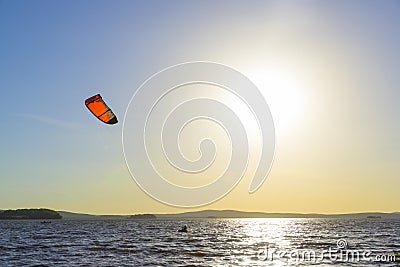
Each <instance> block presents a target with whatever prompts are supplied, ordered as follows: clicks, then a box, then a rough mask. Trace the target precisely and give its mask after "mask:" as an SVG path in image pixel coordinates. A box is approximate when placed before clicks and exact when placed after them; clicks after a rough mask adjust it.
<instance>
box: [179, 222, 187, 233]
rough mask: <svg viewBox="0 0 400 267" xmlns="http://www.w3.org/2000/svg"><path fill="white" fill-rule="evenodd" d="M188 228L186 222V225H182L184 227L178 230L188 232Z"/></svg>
mask: <svg viewBox="0 0 400 267" xmlns="http://www.w3.org/2000/svg"><path fill="white" fill-rule="evenodd" d="M187 231H188V228H187V225H186V224H185V225H184V226H182V228H181V229H180V230H178V232H187Z"/></svg>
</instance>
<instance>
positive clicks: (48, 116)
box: [0, 0, 400, 214]
mask: <svg viewBox="0 0 400 267" xmlns="http://www.w3.org/2000/svg"><path fill="white" fill-rule="evenodd" d="M399 12H400V3H399V2H398V1H318V0H299V1H219V0H218V1H210V0H206V1H178V0H170V1H154V0H150V1H90V0H88V1H75V0H74V1H44V0H43V1H42V0H36V1H7V0H3V1H1V0H0V92H1V96H2V97H1V103H2V105H1V106H2V123H1V124H0V137H1V138H0V209H15V208H33V207H46V208H52V209H56V210H66V211H73V212H85V213H94V214H132V213H167V212H184V211H190V210H199V209H237V210H245V211H264V212H301V213H314V212H318V213H348V212H365V211H383V212H394V211H400V206H399V203H400V201H399V200H400V195H399V193H398V192H399V188H400V179H399V178H400V168H399V162H400V120H399V119H398V118H399V117H400V106H399V105H398V100H399V99H400V89H399V84H400V50H399V49H398V44H399V43H400V28H399V27H398V25H400V17H399V16H398V14H399ZM189 61H210V62H218V63H221V64H224V65H227V66H230V67H232V68H235V69H236V70H238V71H240V72H241V73H243V74H244V75H246V76H247V77H248V78H249V79H250V80H251V81H252V82H253V83H254V84H256V85H257V87H258V88H259V90H260V91H261V93H262V94H263V96H264V98H265V100H266V102H267V103H268V105H269V107H270V109H271V112H272V115H273V118H274V122H275V129H276V151H275V159H274V163H273V165H272V168H271V172H270V174H269V176H268V178H267V179H266V181H265V182H264V184H263V185H262V186H261V188H260V189H259V190H258V191H256V192H255V193H253V194H249V193H248V185H249V183H250V181H251V178H252V177H251V174H249V173H247V174H246V175H245V176H244V177H243V179H242V180H241V181H240V183H239V184H238V186H237V187H235V188H234V189H233V190H232V191H231V192H230V193H229V194H228V195H226V196H225V197H224V198H222V199H220V200H219V201H216V202H214V203H212V204H210V205H207V206H203V207H199V208H194V209H183V208H177V207H173V206H169V205H165V204H163V203H160V202H158V201H157V200H154V199H153V198H151V197H149V196H148V195H147V194H146V193H144V192H143V191H142V190H141V189H140V188H139V187H138V185H137V184H135V182H134V181H133V180H132V178H131V176H130V173H129V171H128V169H127V166H126V164H125V160H124V155H123V153H122V142H121V132H122V120H123V114H124V113H125V110H126V108H127V106H128V103H129V100H130V99H131V97H132V96H133V94H134V93H135V91H136V90H137V89H138V88H139V87H140V85H141V84H142V83H143V82H144V81H145V80H146V79H147V78H149V77H150V76H151V75H153V74H154V73H156V72H158V71H160V70H162V69H164V68H166V67H169V66H171V65H175V64H179V63H183V62H189ZM97 93H101V94H102V96H103V97H104V98H105V100H106V102H107V103H108V104H109V106H110V107H111V108H112V109H113V111H114V112H115V113H116V114H117V116H118V118H119V120H120V123H119V124H117V125H115V126H108V125H104V124H101V123H100V122H99V121H98V120H96V119H95V118H94V117H92V115H91V114H90V113H89V112H88V111H87V110H86V107H85V106H84V100H85V99H86V98H88V97H90V96H92V95H94V94H97Z"/></svg>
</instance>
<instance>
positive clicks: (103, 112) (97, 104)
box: [85, 94, 118, 124]
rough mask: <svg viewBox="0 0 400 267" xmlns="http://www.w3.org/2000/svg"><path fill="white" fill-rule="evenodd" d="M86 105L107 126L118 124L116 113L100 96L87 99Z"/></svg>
mask: <svg viewBox="0 0 400 267" xmlns="http://www.w3.org/2000/svg"><path fill="white" fill-rule="evenodd" d="M85 105H86V107H87V108H88V109H89V110H90V111H91V112H92V113H93V115H94V116H96V117H97V118H98V119H99V120H101V121H102V122H104V123H107V124H116V123H117V122H118V120H117V117H116V116H115V114H114V112H112V110H111V109H110V108H109V107H108V106H107V105H106V103H104V101H103V98H101V96H100V94H97V95H95V96H92V97H89V98H88V99H86V100H85Z"/></svg>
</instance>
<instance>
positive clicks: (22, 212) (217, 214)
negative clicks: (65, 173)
mask: <svg viewBox="0 0 400 267" xmlns="http://www.w3.org/2000/svg"><path fill="white" fill-rule="evenodd" d="M235 218H238V219H240V218H243V219H244V218H255V219H256V218H276V219H279V218H282V219H284V218H299V219H323V218H328V219H329V218H332V219H400V212H392V213H386V212H361V213H344V214H319V213H267V212H246V211H238V210H202V211H193V212H182V213H163V214H161V213H160V214H158V213H154V214H132V215H94V214H83V213H74V212H67V211H55V210H50V209H43V208H42V209H17V210H0V220H35V219H37V220H47V219H63V220H165V219H235Z"/></svg>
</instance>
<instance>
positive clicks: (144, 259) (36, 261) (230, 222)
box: [0, 218, 400, 266]
mask: <svg viewBox="0 0 400 267" xmlns="http://www.w3.org/2000/svg"><path fill="white" fill-rule="evenodd" d="M183 225H187V226H188V228H189V229H190V231H189V232H187V233H180V232H178V230H179V229H180V228H181V227H182V226H183ZM311 265H312V266H331V265H335V266H400V220H396V219H380V218H365V219H213V218H210V219H185V220H177V219H173V220H143V221H137V220H90V221H89V220H88V221H84V220H53V221H51V222H50V223H49V222H42V221H22V220H17V221H13V220H4V221H0V266H311Z"/></svg>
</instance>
